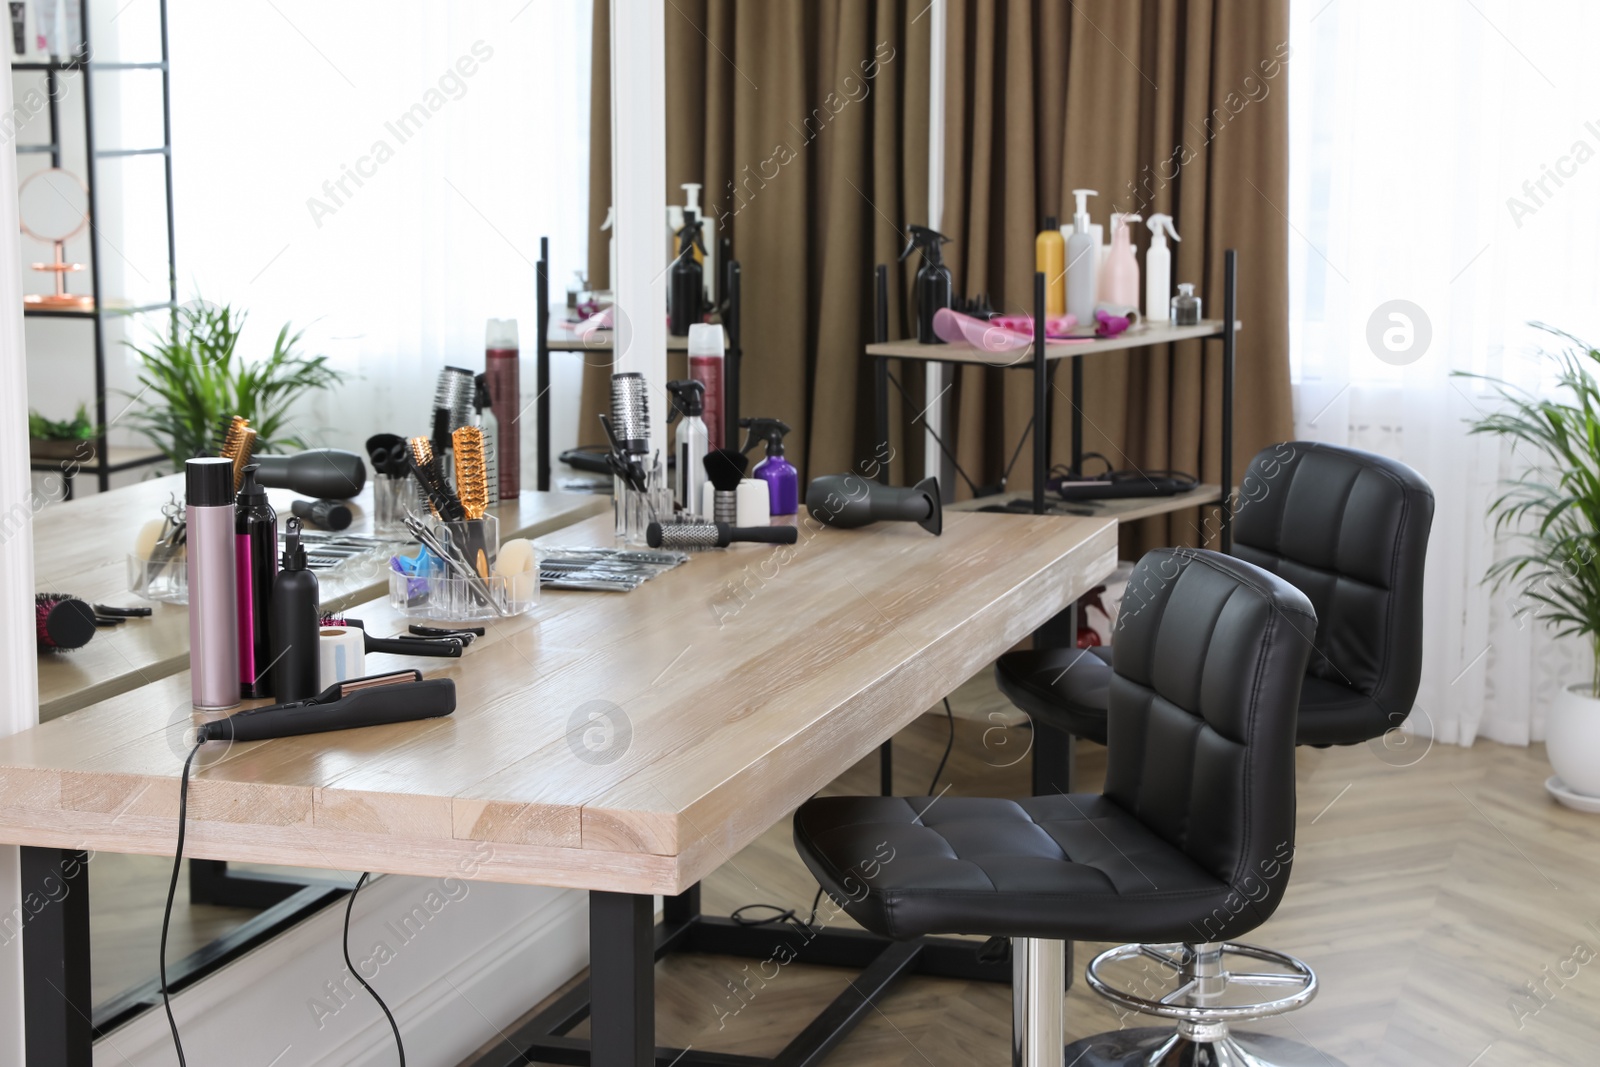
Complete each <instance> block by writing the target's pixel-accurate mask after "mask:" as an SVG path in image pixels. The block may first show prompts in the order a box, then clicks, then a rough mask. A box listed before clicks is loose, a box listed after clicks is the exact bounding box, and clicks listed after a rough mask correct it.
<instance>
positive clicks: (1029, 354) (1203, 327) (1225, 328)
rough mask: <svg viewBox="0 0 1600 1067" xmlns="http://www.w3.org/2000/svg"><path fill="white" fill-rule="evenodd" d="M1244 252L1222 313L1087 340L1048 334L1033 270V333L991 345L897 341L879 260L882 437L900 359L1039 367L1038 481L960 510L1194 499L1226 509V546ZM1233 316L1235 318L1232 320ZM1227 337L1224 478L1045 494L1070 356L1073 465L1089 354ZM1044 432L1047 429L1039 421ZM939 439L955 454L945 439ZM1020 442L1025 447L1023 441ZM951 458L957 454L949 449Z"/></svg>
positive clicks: (1177, 503) (1150, 505)
mask: <svg viewBox="0 0 1600 1067" xmlns="http://www.w3.org/2000/svg"><path fill="white" fill-rule="evenodd" d="M1237 276H1238V255H1237V253H1236V252H1235V251H1234V250H1233V249H1228V250H1227V252H1226V253H1224V255H1223V279H1222V290H1223V295H1222V318H1220V319H1205V320H1202V321H1201V322H1200V324H1199V325H1197V326H1169V325H1166V324H1164V323H1163V324H1160V325H1144V326H1140V327H1136V328H1134V329H1130V330H1128V331H1127V332H1125V333H1121V334H1118V335H1117V336H1116V337H1107V338H1096V339H1094V340H1083V341H1060V342H1047V341H1046V340H1045V338H1044V336H1043V332H1044V320H1045V315H1044V275H1042V274H1036V275H1034V323H1035V326H1034V330H1035V333H1034V339H1033V343H1032V344H1030V345H1028V346H1027V347H1026V348H1020V349H1010V350H1004V351H999V350H990V349H985V348H982V347H979V346H975V345H970V344H937V345H925V344H922V343H920V342H918V341H916V340H909V341H905V340H901V341H891V340H889V338H888V322H889V316H888V306H889V300H888V290H889V272H888V267H886V266H880V267H878V274H877V286H878V314H877V331H876V332H877V338H878V340H877V341H876V343H874V344H870V345H868V346H867V348H866V355H867V358H868V359H870V360H872V365H873V366H872V370H873V384H874V394H875V395H874V400H875V425H876V427H877V434H878V440H880V441H887V440H888V439H889V387H890V386H891V385H893V386H894V387H895V388H896V389H898V390H899V391H900V392H901V393H902V394H904V392H905V389H904V387H903V386H901V385H900V382H899V381H898V380H897V379H896V378H895V377H894V375H893V374H892V373H891V372H890V369H889V364H890V362H891V361H893V360H898V361H901V362H920V363H947V364H952V365H956V366H974V365H977V366H989V367H996V368H1002V369H1008V370H1010V369H1016V370H1032V371H1033V381H1034V387H1033V401H1034V403H1033V418H1032V419H1031V420H1030V421H1029V423H1028V428H1027V429H1026V430H1024V431H1023V436H1024V439H1026V438H1027V437H1028V435H1029V434H1031V435H1032V438H1033V446H1034V448H1033V485H1032V490H1031V492H1029V493H1001V494H998V495H991V496H984V497H978V498H975V499H973V500H969V501H962V502H961V503H960V504H956V505H953V508H954V509H955V510H977V509H979V508H992V507H1006V505H1013V506H1015V508H1016V510H1024V509H1025V510H1028V511H1031V512H1033V513H1034V514H1038V515H1045V514H1060V515H1085V514H1087V515H1105V516H1111V517H1114V518H1116V520H1117V521H1118V522H1133V521H1135V520H1138V519H1147V518H1151V517H1153V516H1156V515H1164V514H1167V513H1169V512H1173V511H1181V510H1183V509H1185V508H1192V507H1205V506H1212V507H1216V508H1218V509H1219V511H1220V518H1219V529H1220V533H1221V541H1222V550H1223V551H1224V552H1227V551H1228V550H1229V549H1230V548H1231V547H1232V544H1233V516H1232V509H1231V508H1230V507H1228V506H1227V505H1228V503H1229V501H1230V500H1231V499H1232V495H1233V378H1234V346H1235V339H1236V335H1237V333H1238V331H1239V329H1240V328H1241V323H1240V322H1239V321H1238V318H1237V286H1236V279H1237ZM1230 324H1231V325H1230ZM1210 340H1216V341H1220V342H1221V346H1222V455H1221V464H1220V466H1221V471H1220V473H1221V480H1220V482H1219V483H1217V484H1202V485H1200V486H1197V487H1196V488H1194V489H1192V490H1190V491H1188V492H1184V493H1179V494H1176V495H1174V496H1168V497H1132V498H1123V499H1117V500H1102V501H1093V502H1090V501H1073V502H1072V503H1070V504H1069V503H1066V502H1064V501H1060V500H1055V501H1052V500H1050V499H1048V498H1047V497H1046V493H1045V480H1046V477H1047V475H1048V472H1049V469H1050V454H1049V444H1050V441H1051V432H1050V431H1051V423H1052V418H1051V412H1050V406H1051V405H1050V403H1049V396H1050V389H1051V387H1052V384H1053V382H1054V379H1055V371H1056V368H1057V367H1058V366H1059V364H1060V363H1061V362H1062V361H1063V360H1069V361H1070V363H1071V375H1072V387H1071V388H1072V394H1071V398H1072V466H1073V468H1074V469H1078V468H1080V467H1081V466H1082V465H1083V422H1084V420H1083V417H1082V409H1083V364H1084V360H1086V359H1089V358H1091V357H1094V356H1100V355H1105V354H1108V353H1112V352H1123V351H1128V350H1131V349H1136V348H1149V347H1152V346H1154V345H1166V344H1175V343H1177V342H1180V341H1210ZM1041 427H1042V428H1043V432H1040V428H1041ZM936 440H937V441H938V444H939V447H940V449H941V450H943V451H944V452H945V455H946V456H950V453H949V450H948V448H946V447H945V444H944V442H943V440H940V439H937V438H936ZM1018 449H1019V451H1020V449H1021V444H1020V443H1019V445H1018ZM950 458H951V460H952V462H953V461H954V457H950ZM888 466H889V465H888V464H884V465H883V468H882V471H881V473H880V475H879V478H880V480H882V481H884V482H887V481H888Z"/></svg>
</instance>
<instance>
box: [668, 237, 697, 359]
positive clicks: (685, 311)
mask: <svg viewBox="0 0 1600 1067" xmlns="http://www.w3.org/2000/svg"><path fill="white" fill-rule="evenodd" d="M700 225H701V224H700V216H699V215H698V214H697V213H695V212H693V211H688V210H685V211H684V213H683V229H681V230H679V231H678V243H677V249H678V251H677V254H676V255H675V256H673V258H672V270H671V271H670V272H669V273H668V275H667V305H668V309H669V311H668V322H667V332H669V333H671V334H672V336H674V337H686V336H688V333H689V327H691V326H693V325H694V324H695V323H698V322H702V321H704V319H705V300H706V296H705V269H704V268H703V267H701V266H700V260H699V259H698V258H697V256H700V255H704V254H705V250H704V249H703V248H702V247H701V245H700Z"/></svg>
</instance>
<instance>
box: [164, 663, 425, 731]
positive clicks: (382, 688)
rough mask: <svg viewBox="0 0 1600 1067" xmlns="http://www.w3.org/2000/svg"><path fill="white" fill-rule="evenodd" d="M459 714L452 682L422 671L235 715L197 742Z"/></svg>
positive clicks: (340, 685)
mask: <svg viewBox="0 0 1600 1067" xmlns="http://www.w3.org/2000/svg"><path fill="white" fill-rule="evenodd" d="M455 710H456V683H455V682H454V681H453V680H451V679H449V678H428V679H424V678H423V677H422V672H421V671H418V670H407V671H394V672H392V673H390V674H374V675H369V676H368V677H366V678H350V679H347V680H346V681H343V682H336V683H334V684H333V685H330V686H329V687H328V688H326V689H324V690H323V691H322V692H320V693H318V694H317V695H316V696H314V697H309V698H307V699H305V700H296V701H291V702H290V703H287V704H272V705H269V706H267V707H264V708H250V709H248V710H246V711H240V712H236V713H235V714H233V715H230V716H228V717H227V718H225V719H217V720H215V721H214V722H208V723H206V724H205V725H204V726H201V727H200V728H199V729H198V730H196V731H195V741H196V742H197V743H199V744H204V743H205V742H207V741H265V740H267V739H268V738H272V737H294V736H296V735H298V734H320V733H326V732H327V731H330V730H353V729H356V728H358V727H362V726H385V725H387V724H389V723H396V722H412V721H415V720H417V719H436V718H438V717H440V716H442V715H449V714H450V713H451V712H453V711H455Z"/></svg>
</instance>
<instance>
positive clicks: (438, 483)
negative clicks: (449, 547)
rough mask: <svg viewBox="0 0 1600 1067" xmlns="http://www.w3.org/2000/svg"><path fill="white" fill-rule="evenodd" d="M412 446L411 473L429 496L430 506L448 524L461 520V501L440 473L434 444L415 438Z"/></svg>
mask: <svg viewBox="0 0 1600 1067" xmlns="http://www.w3.org/2000/svg"><path fill="white" fill-rule="evenodd" d="M410 444H411V471H412V473H414V474H415V475H416V476H417V484H418V485H420V486H422V491H423V492H424V493H426V494H427V495H428V506H429V507H430V508H432V509H433V512H434V514H435V515H437V516H438V517H439V518H441V519H443V520H445V521H446V522H456V521H458V520H460V519H461V518H462V517H463V514H464V513H463V512H462V510H461V501H459V500H457V499H456V495H455V494H454V493H452V492H451V491H450V487H449V486H448V485H446V484H445V481H444V475H442V474H440V473H439V464H438V463H437V462H436V461H435V460H434V458H433V442H432V441H429V440H428V439H427V438H426V437H413V438H411V441H410Z"/></svg>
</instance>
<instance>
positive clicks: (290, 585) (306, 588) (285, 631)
mask: <svg viewBox="0 0 1600 1067" xmlns="http://www.w3.org/2000/svg"><path fill="white" fill-rule="evenodd" d="M284 529H285V532H284V542H283V570H281V571H279V572H278V576H277V578H275V579H273V582H272V697H273V699H274V700H276V701H278V703H280V704H282V703H285V702H286V701H290V700H304V699H305V698H306V697H311V696H316V695H317V694H318V693H320V692H321V691H322V680H321V677H320V675H321V672H322V660H321V654H320V652H319V650H318V648H317V641H318V623H319V622H320V621H321V616H320V615H319V613H318V612H319V609H318V599H319V598H318V594H317V576H316V575H315V574H312V573H311V571H310V570H308V569H307V568H306V550H305V546H304V545H302V544H301V543H300V520H299V519H290V520H289V521H288V523H287V524H285V528H284Z"/></svg>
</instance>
